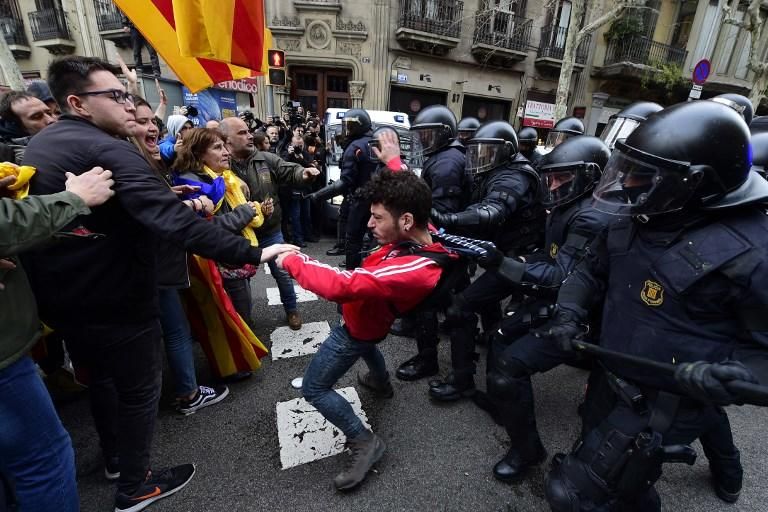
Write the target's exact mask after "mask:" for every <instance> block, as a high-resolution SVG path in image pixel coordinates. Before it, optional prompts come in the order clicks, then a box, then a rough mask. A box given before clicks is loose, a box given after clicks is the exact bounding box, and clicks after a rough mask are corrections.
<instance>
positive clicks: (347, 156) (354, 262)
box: [339, 134, 378, 270]
mask: <svg viewBox="0 0 768 512" xmlns="http://www.w3.org/2000/svg"><path fill="white" fill-rule="evenodd" d="M370 140H371V136H370V134H365V135H362V136H360V137H358V138H356V139H354V140H352V141H351V142H350V143H349V145H348V146H347V147H346V149H344V154H343V155H342V157H341V176H340V178H339V179H340V180H341V181H342V182H343V183H344V188H345V190H346V194H347V197H349V213H348V216H347V233H346V267H347V268H348V269H350V270H351V269H354V268H356V267H359V266H360V263H361V262H362V259H363V256H362V251H363V237H364V236H365V231H366V229H367V225H368V219H369V218H370V216H371V205H370V203H369V202H367V201H364V200H361V199H360V198H358V197H356V195H355V192H356V191H357V190H358V189H359V188H361V187H362V186H363V185H365V184H366V183H368V181H369V180H370V179H371V177H372V176H373V175H374V173H375V172H376V168H377V167H378V162H377V161H373V160H371V158H370V153H369V150H368V141H370Z"/></svg>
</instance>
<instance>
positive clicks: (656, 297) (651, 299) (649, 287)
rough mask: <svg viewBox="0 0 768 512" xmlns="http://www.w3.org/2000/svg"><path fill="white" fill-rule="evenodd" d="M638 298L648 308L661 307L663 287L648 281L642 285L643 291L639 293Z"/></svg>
mask: <svg viewBox="0 0 768 512" xmlns="http://www.w3.org/2000/svg"><path fill="white" fill-rule="evenodd" d="M640 298H641V299H643V302H645V303H646V304H647V305H648V306H661V305H662V304H663V303H664V287H662V286H661V285H660V284H659V283H657V282H656V281H651V280H650V279H648V280H646V281H645V284H644V285H643V291H641V292H640Z"/></svg>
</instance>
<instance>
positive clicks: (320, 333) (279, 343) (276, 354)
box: [270, 322, 331, 361]
mask: <svg viewBox="0 0 768 512" xmlns="http://www.w3.org/2000/svg"><path fill="white" fill-rule="evenodd" d="M330 334H331V326H330V325H328V322H309V323H306V324H304V325H302V326H301V329H299V330H298V331H292V330H291V328H290V327H287V326H284V327H278V328H277V329H275V330H274V331H273V332H272V334H271V335H270V340H271V341H272V350H270V352H271V353H272V360H273V361H274V360H277V359H288V358H289V357H299V356H306V355H309V354H314V353H315V352H317V349H318V347H319V346H320V345H321V344H322V343H323V341H325V339H326V338H327V337H328V336H329V335H330Z"/></svg>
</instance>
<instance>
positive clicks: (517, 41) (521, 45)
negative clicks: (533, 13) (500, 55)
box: [472, 9, 533, 52]
mask: <svg viewBox="0 0 768 512" xmlns="http://www.w3.org/2000/svg"><path fill="white" fill-rule="evenodd" d="M475 20H476V22H475V23H476V24H475V35H474V38H473V40H472V42H473V44H487V45H490V46H495V47H498V48H505V49H507V50H515V51H519V52H525V51H526V50H527V49H528V42H529V41H530V40H531V27H532V26H533V20H529V19H527V18H521V17H519V16H513V15H512V14H511V13H509V12H505V11H501V10H498V9H490V10H485V11H478V12H477V16H476V17H475Z"/></svg>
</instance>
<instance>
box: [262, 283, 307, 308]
mask: <svg viewBox="0 0 768 512" xmlns="http://www.w3.org/2000/svg"><path fill="white" fill-rule="evenodd" d="M293 289H294V291H295V292H296V302H309V301H313V300H317V295H315V294H314V293H312V292H308V291H307V290H305V289H304V288H302V287H301V286H299V285H297V284H294V285H293ZM267 303H268V304H269V305H270V306H279V305H280V304H282V302H281V301H280V289H279V288H267Z"/></svg>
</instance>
